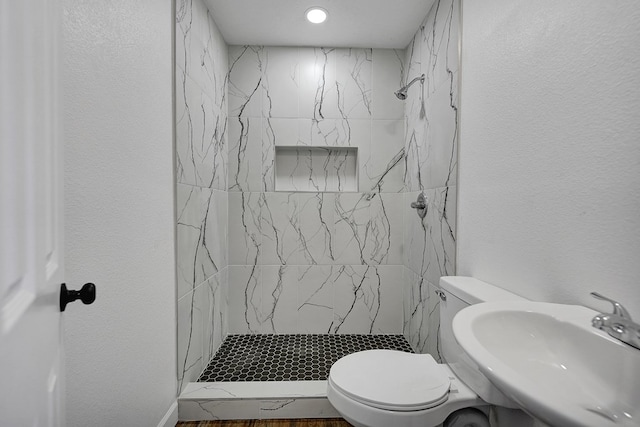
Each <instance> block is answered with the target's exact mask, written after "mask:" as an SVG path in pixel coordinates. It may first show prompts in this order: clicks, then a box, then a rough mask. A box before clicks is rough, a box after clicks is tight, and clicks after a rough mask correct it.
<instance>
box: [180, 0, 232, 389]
mask: <svg viewBox="0 0 640 427" xmlns="http://www.w3.org/2000/svg"><path fill="white" fill-rule="evenodd" d="M175 51H176V70H175V71H176V167H177V169H176V179H177V183H176V187H177V188H176V191H177V194H176V205H177V206H176V209H177V261H178V282H177V287H178V289H177V298H178V302H177V305H178V383H179V384H178V387H179V388H180V389H182V388H183V387H184V386H185V385H186V384H187V383H188V382H190V381H196V380H197V378H198V376H199V375H200V372H201V371H202V370H203V369H204V367H205V366H206V364H207V363H208V362H209V360H210V359H211V356H212V355H213V353H214V352H215V351H216V350H217V349H218V347H219V346H220V344H221V343H222V340H223V339H224V337H225V336H226V335H227V331H228V323H227V306H228V303H227V300H228V292H227V286H228V285H227V284H228V277H229V269H228V253H229V250H228V225H227V224H228V204H229V202H228V193H227V186H228V182H227V176H228V173H227V168H228V142H227V138H228V135H227V133H228V130H227V127H228V119H227V116H228V113H227V110H228V105H227V80H226V79H227V70H228V64H227V58H228V51H227V45H226V43H225V42H224V40H223V38H222V36H221V35H220V33H219V31H218V29H217V28H216V26H215V24H214V22H213V19H212V17H211V16H210V14H209V13H208V11H207V8H206V6H205V5H204V3H203V2H202V0H178V1H176V49H175ZM178 391H180V390H178Z"/></svg>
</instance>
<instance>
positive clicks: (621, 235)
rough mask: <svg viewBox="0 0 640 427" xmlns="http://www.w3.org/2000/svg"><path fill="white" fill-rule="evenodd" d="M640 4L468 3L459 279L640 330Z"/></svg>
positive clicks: (508, 0)
mask: <svg viewBox="0 0 640 427" xmlns="http://www.w3.org/2000/svg"><path fill="white" fill-rule="evenodd" d="M637 5H638V3H637V1H616V2H604V1H595V0H592V1H562V2H557V1H551V0H547V1H537V2H530V1H526V0H519V1H513V0H492V1H483V2H474V1H465V2H464V3H463V32H462V33H463V34H462V65H461V68H462V87H461V93H462V98H461V141H460V157H459V160H460V175H459V201H458V252H457V253H458V259H457V261H458V274H461V275H473V276H475V277H477V278H479V279H481V280H485V281H487V282H491V283H495V284H497V285H499V286H501V287H503V288H506V289H509V290H511V291H513V292H516V293H518V294H521V295H523V296H525V297H528V298H531V299H535V300H543V301H554V302H566V303H580V304H585V305H589V306H592V307H594V308H597V309H605V308H606V309H608V307H607V305H606V304H604V303H601V302H596V301H595V300H592V299H591V298H590V297H589V295H588V293H589V291H591V290H597V291H600V292H602V293H604V294H605V295H608V296H610V297H612V298H615V299H617V300H619V301H621V302H623V303H624V305H625V306H627V308H628V309H629V310H630V311H631V313H632V315H634V316H635V317H636V318H640V292H638V281H639V280H640V258H639V256H640V8H638V6H637Z"/></svg>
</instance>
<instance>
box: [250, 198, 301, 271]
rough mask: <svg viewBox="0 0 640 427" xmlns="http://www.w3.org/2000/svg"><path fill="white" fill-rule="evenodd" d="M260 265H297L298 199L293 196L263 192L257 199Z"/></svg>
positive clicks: (298, 254)
mask: <svg viewBox="0 0 640 427" xmlns="http://www.w3.org/2000/svg"><path fill="white" fill-rule="evenodd" d="M259 205H260V229H261V232H262V257H261V259H260V263H261V264H263V265H286V264H293V265H295V264H297V263H298V262H299V260H300V255H301V254H300V251H299V247H300V245H299V229H300V224H299V216H298V199H297V197H296V195H295V193H262V194H261V195H260V199H259Z"/></svg>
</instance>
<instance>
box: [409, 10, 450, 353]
mask: <svg viewBox="0 0 640 427" xmlns="http://www.w3.org/2000/svg"><path fill="white" fill-rule="evenodd" d="M459 15H460V2H459V0H438V1H436V2H435V3H434V5H433V7H432V8H431V10H430V11H429V13H428V15H427V17H426V18H425V20H424V22H423V24H422V25H421V26H420V28H419V30H418V31H417V32H416V35H415V37H414V38H413V41H412V42H411V43H410V44H409V46H408V47H407V50H406V56H405V61H404V67H405V69H406V70H407V71H406V78H407V81H409V80H410V79H412V78H414V77H416V76H419V75H421V74H424V75H425V81H424V84H423V85H420V84H414V85H413V86H412V87H411V88H410V89H409V92H408V97H407V100H406V102H405V103H406V106H405V127H406V132H405V143H404V149H405V154H406V155H405V158H404V162H405V176H404V183H405V186H406V192H405V193H404V194H403V196H404V198H405V200H404V202H403V206H406V205H408V204H409V203H411V202H412V201H415V200H416V198H417V196H418V194H419V193H420V192H423V193H424V194H425V196H426V197H427V199H428V213H427V216H426V217H425V218H424V219H422V220H421V219H420V218H419V217H418V216H417V215H416V213H415V212H414V211H412V210H403V213H404V249H405V250H404V260H403V265H404V267H405V268H404V271H403V275H404V286H405V289H404V300H403V304H404V326H403V333H404V334H405V336H406V337H407V339H408V340H409V342H410V343H411V345H412V346H413V347H414V349H415V350H416V351H418V352H421V353H430V354H432V355H433V356H434V357H435V358H436V359H438V360H440V359H441V356H440V343H439V339H438V330H439V301H440V300H439V298H438V296H437V295H436V293H435V291H436V290H437V289H438V283H439V279H440V277H441V276H445V275H452V274H455V239H456V238H455V236H456V233H455V230H456V184H457V182H456V177H457V167H458V163H457V158H458V155H457V151H458V69H459V59H458V58H459V56H458V31H459Z"/></svg>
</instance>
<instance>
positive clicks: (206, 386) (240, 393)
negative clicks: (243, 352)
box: [179, 381, 327, 400]
mask: <svg viewBox="0 0 640 427" xmlns="http://www.w3.org/2000/svg"><path fill="white" fill-rule="evenodd" d="M326 396H327V382H326V381H234V382H208V383H205V382H202V383H190V384H188V385H187V386H186V387H185V388H184V390H183V391H182V393H180V396H179V399H180V400H205V399H217V400H233V399H254V400H268V399H276V400H287V399H292V398H322V397H326Z"/></svg>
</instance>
